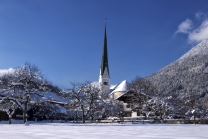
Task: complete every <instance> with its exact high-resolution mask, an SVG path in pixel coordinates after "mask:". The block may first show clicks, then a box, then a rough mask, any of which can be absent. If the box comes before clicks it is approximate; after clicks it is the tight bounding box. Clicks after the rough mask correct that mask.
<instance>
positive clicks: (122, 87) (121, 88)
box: [109, 80, 128, 98]
mask: <svg viewBox="0 0 208 139" xmlns="http://www.w3.org/2000/svg"><path fill="white" fill-rule="evenodd" d="M127 91H128V88H127V81H126V80H124V81H122V82H121V83H120V84H118V85H116V86H114V87H112V88H111V93H110V94H109V96H112V95H113V96H116V97H114V98H117V97H120V96H121V95H123V94H125V93H126V92H127ZM118 93H119V94H118Z"/></svg>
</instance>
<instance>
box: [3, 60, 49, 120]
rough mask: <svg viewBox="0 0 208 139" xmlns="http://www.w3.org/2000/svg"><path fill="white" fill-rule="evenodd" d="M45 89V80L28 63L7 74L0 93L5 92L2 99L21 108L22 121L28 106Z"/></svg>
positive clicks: (42, 93)
mask: <svg viewBox="0 0 208 139" xmlns="http://www.w3.org/2000/svg"><path fill="white" fill-rule="evenodd" d="M46 91H48V88H47V81H46V80H45V79H44V78H43V75H41V73H40V71H39V69H38V68H37V67H36V66H35V65H31V64H29V63H25V65H24V66H22V67H20V68H17V69H16V70H15V72H14V74H12V75H10V76H8V78H7V80H6V81H5V82H4V85H3V86H2V88H1V93H4V94H6V96H5V97H4V100H8V101H9V102H13V103H15V104H16V105H17V107H18V108H20V109H21V110H22V112H23V122H24V123H26V120H27V119H26V118H27V111H28V107H31V105H33V104H34V103H36V102H35V101H36V98H38V97H42V96H43V95H44V92H46Z"/></svg>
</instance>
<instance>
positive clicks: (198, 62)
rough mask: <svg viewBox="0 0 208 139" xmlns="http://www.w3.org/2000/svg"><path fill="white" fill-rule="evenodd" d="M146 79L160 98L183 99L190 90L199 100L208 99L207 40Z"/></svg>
mask: <svg viewBox="0 0 208 139" xmlns="http://www.w3.org/2000/svg"><path fill="white" fill-rule="evenodd" d="M146 78H147V79H148V80H150V81H152V82H153V84H154V85H155V86H156V87H157V88H158V91H159V95H160V96H163V97H165V96H173V97H175V98H176V97H183V96H184V95H186V94H187V93H189V92H190V90H192V91H193V92H195V93H197V94H199V95H200V98H201V99H203V100H205V99H208V39H206V40H204V41H202V42H201V43H199V44H198V45H196V46H195V47H193V48H192V49H191V50H190V51H188V52H187V53H186V54H184V55H183V56H182V57H180V58H179V59H178V60H176V61H174V62H173V63H171V64H169V65H167V66H165V67H164V68H162V69H161V70H159V71H158V72H156V73H154V74H152V75H150V76H148V77H146Z"/></svg>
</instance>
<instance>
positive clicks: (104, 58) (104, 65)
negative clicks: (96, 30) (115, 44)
mask: <svg viewBox="0 0 208 139" xmlns="http://www.w3.org/2000/svg"><path fill="white" fill-rule="evenodd" d="M105 69H106V70H107V72H108V75H109V77H110V74H109V66H108V48H107V34H106V25H105V32H104V44H103V55H102V61H101V67H100V70H101V76H103V74H104V71H105Z"/></svg>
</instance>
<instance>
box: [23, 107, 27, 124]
mask: <svg viewBox="0 0 208 139" xmlns="http://www.w3.org/2000/svg"><path fill="white" fill-rule="evenodd" d="M26 121H27V111H26V110H23V123H24V124H25V123H26Z"/></svg>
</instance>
